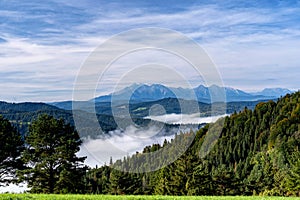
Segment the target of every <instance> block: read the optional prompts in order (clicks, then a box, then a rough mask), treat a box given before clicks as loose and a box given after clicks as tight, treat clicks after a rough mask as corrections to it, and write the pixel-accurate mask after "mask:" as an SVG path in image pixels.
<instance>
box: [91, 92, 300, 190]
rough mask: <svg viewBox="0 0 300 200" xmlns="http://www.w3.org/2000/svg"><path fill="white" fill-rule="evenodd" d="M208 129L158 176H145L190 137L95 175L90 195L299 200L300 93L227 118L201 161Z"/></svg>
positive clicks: (156, 147) (148, 149) (156, 173)
mask: <svg viewBox="0 0 300 200" xmlns="http://www.w3.org/2000/svg"><path fill="white" fill-rule="evenodd" d="M209 126H213V124H210V125H207V126H205V127H204V128H201V129H200V130H199V131H197V132H196V133H193V132H191V133H189V134H194V136H195V138H194V141H193V142H192V144H191V145H190V147H189V148H188V149H187V151H186V152H185V153H184V154H183V155H182V156H181V157H180V158H179V159H177V160H176V161H175V162H174V163H172V164H170V165H167V166H165V167H163V168H161V169H160V170H158V171H154V172H148V173H143V171H144V170H145V169H146V168H147V167H148V166H147V163H149V162H151V163H153V162H156V163H157V165H160V164H162V163H163V162H164V157H163V155H167V156H168V155H172V153H174V152H173V151H175V150H176V148H167V147H168V145H170V144H172V143H175V142H176V141H182V140H183V139H184V138H185V137H186V133H185V134H179V135H177V136H176V137H175V139H173V140H172V141H170V142H167V141H165V143H164V145H163V146H161V145H159V144H153V145H151V146H147V147H145V148H144V150H143V152H141V153H136V154H135V155H133V156H131V157H126V158H124V159H123V160H118V161H116V162H114V163H113V164H111V166H103V167H100V168H98V169H93V170H90V171H89V173H88V175H87V184H88V186H89V187H88V192H92V193H104V194H106V193H110V194H163V195H164V194H169V195H253V194H263V195H285V196H291V195H294V196H295V195H297V196H300V152H299V147H300V92H296V93H294V94H292V95H286V96H285V97H283V98H280V99H279V100H278V101H277V102H274V101H269V102H262V103H259V104H258V105H257V106H256V107H255V109H254V110H249V109H246V108H245V109H244V110H243V111H240V112H239V113H234V114H232V115H231V116H230V117H226V118H225V121H224V124H223V127H222V129H221V135H220V137H219V138H218V139H217V140H216V141H215V142H216V144H215V145H214V147H213V149H212V150H211V151H210V152H209V154H208V155H207V156H206V157H204V158H201V157H200V156H199V155H201V152H200V149H201V146H202V144H203V142H204V140H205V137H209V135H208V134H209V131H208V130H209ZM161 149H165V151H164V154H161V156H158V157H157V159H155V160H149V159H150V156H149V155H150V154H149V153H151V152H156V151H159V150H161ZM113 167H117V168H119V169H122V170H123V171H140V172H141V173H128V172H122V171H118V170H116V169H114V168H113Z"/></svg>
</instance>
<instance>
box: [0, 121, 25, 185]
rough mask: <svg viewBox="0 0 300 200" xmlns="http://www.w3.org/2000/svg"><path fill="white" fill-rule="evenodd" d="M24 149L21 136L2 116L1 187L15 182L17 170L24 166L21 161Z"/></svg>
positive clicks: (0, 125)
mask: <svg viewBox="0 0 300 200" xmlns="http://www.w3.org/2000/svg"><path fill="white" fill-rule="evenodd" d="M23 148H24V146H23V141H22V139H21V136H20V134H19V133H18V132H17V131H16V129H15V128H14V127H13V126H12V125H11V124H10V122H9V121H8V120H6V119H4V118H3V117H2V116H0V186H2V185H6V184H8V183H10V182H12V181H14V180H15V178H16V177H15V175H16V170H17V169H21V168H22V166H23V165H22V162H21V160H20V153H21V151H22V150H23Z"/></svg>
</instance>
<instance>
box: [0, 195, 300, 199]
mask: <svg viewBox="0 0 300 200" xmlns="http://www.w3.org/2000/svg"><path fill="white" fill-rule="evenodd" d="M0 199H5V200H6V199H7V200H12V199H16V200H23V199H25V200H29V199H31V200H34V199H37V200H60V199H62V200H77V199H78V200H79V199H86V200H95V199H107V200H117V199H121V200H122V199H123V200H127V199H133V200H156V199H157V200H160V199H166V200H173V199H174V200H176V199H183V200H264V199H266V200H276V199H282V200H285V199H286V200H294V199H300V198H299V197H260V196H255V197H244V196H232V197H230V196H222V197H221V196H214V197H210V196H197V197H196V196H139V195H136V196H134V195H124V196H114V195H55V194H53V195H52V194H50V195H48V194H0Z"/></svg>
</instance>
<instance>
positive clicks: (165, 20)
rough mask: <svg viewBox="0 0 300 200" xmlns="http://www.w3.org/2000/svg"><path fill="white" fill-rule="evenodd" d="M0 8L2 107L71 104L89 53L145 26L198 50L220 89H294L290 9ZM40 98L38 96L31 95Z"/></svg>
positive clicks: (5, 4) (36, 4) (294, 13)
mask: <svg viewBox="0 0 300 200" xmlns="http://www.w3.org/2000/svg"><path fill="white" fill-rule="evenodd" d="M166 4H168V5H169V9H168V10H167V9H166V7H165V6H166ZM0 5H1V6H0V33H1V34H0V63H1V71H2V72H7V73H10V72H11V73H14V72H16V73H15V74H14V75H11V74H10V75H8V74H3V73H2V74H1V79H0V80H1V81H0V85H2V86H1V88H2V89H1V90H0V92H1V94H2V96H1V98H2V99H3V100H9V101H14V100H17V101H22V100H24V99H26V98H27V99H26V100H33V101H41V100H43V101H44V100H45V101H50V100H63V99H70V98H71V96H72V89H73V83H74V80H75V78H76V74H77V72H78V71H79V69H80V66H81V64H82V63H83V62H84V60H85V59H86V58H87V56H88V55H89V53H90V52H91V51H92V50H93V49H95V48H96V47H97V46H98V45H99V44H101V43H102V42H103V41H105V40H106V39H108V38H109V37H111V36H112V35H114V34H118V33H119V32H121V31H126V30H128V29H131V28H142V27H149V26H152V27H161V28H168V29H173V30H176V31H179V32H182V33H184V34H186V35H187V36H189V37H191V38H192V39H194V40H195V41H196V42H198V43H199V44H200V45H201V46H203V47H204V48H205V50H206V51H207V52H208V54H209V55H210V57H211V58H212V60H213V61H214V62H215V63H216V65H217V67H218V68H219V70H220V73H221V76H222V78H223V80H224V82H225V84H226V85H230V86H233V87H238V88H240V89H246V90H258V89H261V88H263V87H266V86H267V87H272V86H276V87H278V86H280V87H289V88H291V89H296V88H299V83H298V82H299V81H298V77H299V75H300V70H299V69H298V67H299V64H300V63H299V59H298V55H299V44H300V26H299V23H298V22H299V20H300V14H299V13H300V12H299V11H300V7H299V5H298V4H297V3H296V2H294V3H291V2H282V1H278V2H277V1H274V2H272V4H270V3H267V2H260V1H251V2H248V3H245V2H240V1H224V2H219V1H209V2H196V1H195V2H194V1H193V2H191V3H187V2H182V3H178V2H177V3H173V4H170V2H159V1H157V2H156V3H155V2H154V3H153V2H152V3H149V2H146V1H132V2H126V3H120V2H118V1H111V2H109V3H108V2H104V1H93V0H89V1H76V2H73V1H72V2H71V1H64V2H61V1H57V0H48V1H43V2H40V1H22V2H15V1H2V2H1V3H0ZM140 59H141V60H142V59H143V58H142V57H140ZM117 70H118V69H117V68H116V69H115V72H117ZM110 74H112V75H111V76H108V77H107V79H108V80H114V81H116V80H117V79H118V76H113V74H114V70H113V69H112V71H111V72H110ZM261 74H263V76H261ZM190 76H191V77H192V75H190ZM268 80H273V81H268ZM274 80H276V81H274ZM21 85H22V86H23V87H21ZM4 88H13V89H12V90H10V91H8V90H7V89H6V90H5V89H4ZM39 91H45V92H44V93H41V95H37V92H39ZM47 91H53V92H54V91H60V92H58V94H57V95H53V94H52V93H51V95H50V93H49V92H47ZM103 92H106V91H105V89H104V90H103ZM107 92H109V91H107ZM47 94H48V95H47Z"/></svg>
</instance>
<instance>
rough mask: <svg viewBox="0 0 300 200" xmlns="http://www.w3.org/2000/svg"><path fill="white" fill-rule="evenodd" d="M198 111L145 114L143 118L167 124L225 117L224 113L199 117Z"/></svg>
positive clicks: (204, 121) (191, 122)
mask: <svg viewBox="0 0 300 200" xmlns="http://www.w3.org/2000/svg"><path fill="white" fill-rule="evenodd" d="M199 116H200V114H199V113H193V114H175V113H172V114H165V115H158V116H147V117H145V119H152V120H155V121H160V122H164V123H168V124H202V123H212V122H215V121H217V120H218V119H219V118H220V117H226V116H227V114H225V115H216V116H211V117H199Z"/></svg>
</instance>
